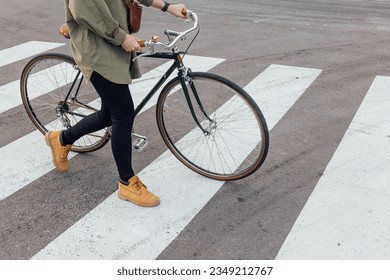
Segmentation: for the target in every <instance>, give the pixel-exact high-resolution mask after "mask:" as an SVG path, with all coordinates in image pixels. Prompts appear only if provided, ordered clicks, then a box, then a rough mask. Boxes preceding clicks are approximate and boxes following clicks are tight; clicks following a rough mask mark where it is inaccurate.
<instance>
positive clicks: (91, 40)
mask: <svg viewBox="0 0 390 280" xmlns="http://www.w3.org/2000/svg"><path fill="white" fill-rule="evenodd" d="M139 2H140V3H141V4H143V5H145V6H151V7H154V8H158V9H161V10H162V11H163V12H169V13H171V14H172V15H174V16H176V17H180V18H184V16H183V15H182V14H181V11H182V9H186V7H185V6H184V5H182V4H176V5H171V4H169V3H167V2H163V1H162V0H139ZM65 11H66V22H67V25H68V28H69V33H70V37H71V45H72V54H73V57H74V59H75V61H76V63H77V65H78V66H79V68H80V69H81V71H82V73H83V75H84V77H85V79H86V80H88V81H89V80H90V81H91V83H92V84H93V86H94V88H95V89H96V91H97V93H98V94H99V96H100V98H101V101H102V107H101V109H100V111H98V112H96V113H94V114H91V115H89V116H87V117H86V118H84V119H83V120H82V121H80V122H79V123H77V124H76V125H75V126H73V127H71V128H70V129H68V130H63V131H51V132H48V133H46V135H45V141H46V143H47V144H48V146H49V147H50V148H51V152H52V157H53V163H54V165H55V166H56V168H57V169H58V170H60V171H61V172H66V171H67V170H68V159H67V156H68V153H69V150H70V148H71V146H72V144H73V143H74V142H75V141H76V140H77V139H79V138H80V137H82V136H84V135H86V134H88V133H91V132H94V131H98V130H100V129H103V128H105V127H108V126H112V135H111V136H112V139H111V147H112V152H113V155H114V159H115V162H116V165H117V168H118V173H119V182H118V188H119V190H118V195H119V198H120V199H123V200H127V201H131V202H133V203H135V204H137V205H139V206H145V207H148V206H157V205H158V204H159V203H160V199H159V198H158V197H157V196H156V195H154V194H152V193H151V192H149V191H148V190H147V188H146V187H145V185H144V184H142V182H141V181H140V180H139V178H138V177H137V176H135V174H134V171H133V168H132V161H131V157H132V156H131V154H132V142H131V131H132V127H133V121H134V104H133V101H132V98H131V94H130V91H129V86H128V85H129V84H130V83H131V80H132V78H138V77H139V76H140V73H139V68H138V65H137V63H136V62H132V57H134V55H135V52H136V51H140V50H141V47H140V45H139V44H138V42H137V39H136V37H134V36H132V35H131V34H129V29H128V26H127V10H126V6H125V4H124V0H111V1H105V0H65Z"/></svg>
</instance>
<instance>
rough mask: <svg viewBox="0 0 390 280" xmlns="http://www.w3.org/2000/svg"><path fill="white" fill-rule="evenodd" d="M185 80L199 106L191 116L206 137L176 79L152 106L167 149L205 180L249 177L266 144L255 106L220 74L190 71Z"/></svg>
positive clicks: (263, 125)
mask: <svg viewBox="0 0 390 280" xmlns="http://www.w3.org/2000/svg"><path fill="white" fill-rule="evenodd" d="M185 80H186V82H185V86H186V88H187V89H191V90H192V87H191V85H193V86H194V88H195V89H196V91H197V92H198V96H199V99H200V100H201V105H202V106H199V105H196V106H193V107H194V111H195V115H196V116H197V118H198V120H199V122H200V123H201V124H202V127H204V128H207V129H208V130H209V134H208V135H206V134H205V133H204V132H203V131H202V130H201V129H200V128H199V127H198V126H197V124H196V122H195V121H194V118H193V116H192V115H191V112H190V109H189V106H188V101H186V98H185V95H184V91H183V86H182V84H181V82H180V78H179V77H176V78H174V79H173V80H171V81H170V82H169V83H168V84H167V85H166V86H165V87H164V88H163V90H162V91H161V94H160V96H159V99H158V102H157V108H156V118H157V125H158V128H159V131H160V134H161V136H162V138H163V140H164V142H165V144H166V146H167V147H168V149H169V150H170V151H171V152H172V153H173V155H174V156H175V157H176V158H177V159H178V160H179V161H181V162H182V163H183V164H184V165H186V166H187V167H188V168H190V169H191V170H193V171H195V172H197V173H199V174H201V175H203V176H206V177H208V178H212V179H216V180H223V181H231V180H238V179H242V178H245V177H247V176H249V175H251V174H253V173H254V172H255V171H256V170H258V169H259V168H260V166H261V165H262V164H263V162H264V160H265V158H266V156H267V153H268V146H269V132H268V128H267V124H266V121H265V119H264V116H263V114H262V112H261V110H260V109H259V107H258V106H257V104H256V103H255V102H254V100H253V99H252V98H251V97H250V96H249V94H248V93H246V92H245V90H244V89H242V88H241V87H240V86H238V85H237V84H235V83H233V82H232V81H230V80H228V79H226V78H223V77H221V76H218V75H215V74H211V73H203V72H193V73H189V74H188V75H187V77H185ZM192 91H193V90H192ZM190 96H191V97H190V99H191V104H197V101H196V98H195V97H194V94H193V93H192V92H191V94H190ZM201 107H203V108H204V110H203V111H205V112H206V113H207V114H206V115H205V114H204V113H203V112H202V110H201ZM207 115H208V116H209V118H210V119H208V118H207Z"/></svg>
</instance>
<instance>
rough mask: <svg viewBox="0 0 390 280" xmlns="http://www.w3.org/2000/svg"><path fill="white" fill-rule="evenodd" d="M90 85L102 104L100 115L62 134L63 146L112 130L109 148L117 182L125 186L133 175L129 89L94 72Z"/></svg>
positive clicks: (81, 122) (132, 108)
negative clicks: (114, 164) (113, 161)
mask: <svg viewBox="0 0 390 280" xmlns="http://www.w3.org/2000/svg"><path fill="white" fill-rule="evenodd" d="M91 82H92V84H93V86H94V87H95V89H96V91H97V93H98V94H99V96H100V99H101V101H102V107H101V109H100V111H98V112H96V113H93V114H91V115H89V116H87V117H85V118H84V119H82V120H81V121H80V122H78V123H77V124H76V125H75V126H72V127H71V128H70V129H68V130H64V131H63V132H62V134H61V142H62V145H68V144H73V143H74V142H75V141H76V140H77V139H79V138H80V137H82V136H84V135H86V134H88V133H92V132H95V131H98V130H100V129H103V128H105V127H108V126H112V135H111V136H112V138H111V147H112V153H113V155H114V159H115V162H116V165H117V168H118V172H119V178H120V179H121V180H122V181H124V182H127V181H128V180H129V179H130V178H131V177H132V176H134V171H133V168H132V162H131V156H132V155H131V153H132V143H131V132H132V128H133V122H134V103H133V99H132V98H131V94H130V90H129V85H127V84H115V83H112V82H110V81H108V80H107V79H105V78H104V77H103V76H101V75H100V74H98V73H97V72H93V74H92V77H91Z"/></svg>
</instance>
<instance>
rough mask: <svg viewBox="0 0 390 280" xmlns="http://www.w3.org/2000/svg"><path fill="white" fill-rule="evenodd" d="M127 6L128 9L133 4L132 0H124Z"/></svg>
mask: <svg viewBox="0 0 390 280" xmlns="http://www.w3.org/2000/svg"><path fill="white" fill-rule="evenodd" d="M124 1H125V3H126V5H127V7H128V8H129V9H130V8H131V6H133V5H134V0H124Z"/></svg>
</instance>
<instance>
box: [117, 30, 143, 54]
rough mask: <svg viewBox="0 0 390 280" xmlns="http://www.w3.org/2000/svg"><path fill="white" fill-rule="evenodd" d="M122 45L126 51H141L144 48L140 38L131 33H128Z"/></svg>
mask: <svg viewBox="0 0 390 280" xmlns="http://www.w3.org/2000/svg"><path fill="white" fill-rule="evenodd" d="M121 46H122V49H124V50H125V51H126V52H132V51H136V52H139V51H141V50H142V48H141V46H140V45H139V44H138V38H137V37H134V36H133V35H130V34H127V35H126V38H125V40H124V41H123V43H122V45H121Z"/></svg>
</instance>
